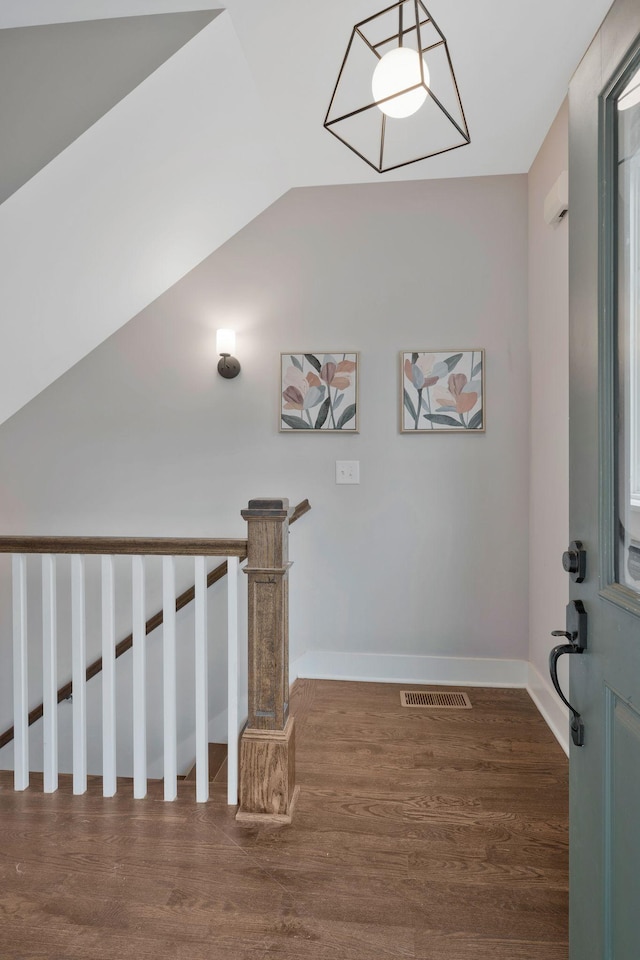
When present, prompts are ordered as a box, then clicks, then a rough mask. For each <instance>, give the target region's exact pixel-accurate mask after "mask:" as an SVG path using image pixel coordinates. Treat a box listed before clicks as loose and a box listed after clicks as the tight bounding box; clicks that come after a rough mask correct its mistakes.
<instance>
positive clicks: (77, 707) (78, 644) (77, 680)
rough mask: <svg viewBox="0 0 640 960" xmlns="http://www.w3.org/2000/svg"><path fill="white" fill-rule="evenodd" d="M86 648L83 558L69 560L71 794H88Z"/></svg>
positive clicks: (75, 556) (75, 557) (73, 557)
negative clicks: (71, 694)
mask: <svg viewBox="0 0 640 960" xmlns="http://www.w3.org/2000/svg"><path fill="white" fill-rule="evenodd" d="M86 677H87V645H86V623H85V601H84V557H81V556H78V555H77V554H76V555H74V556H72V557H71V682H72V691H73V697H72V716H73V792H74V793H76V794H79V793H86V791H87V689H86V685H87V680H86Z"/></svg>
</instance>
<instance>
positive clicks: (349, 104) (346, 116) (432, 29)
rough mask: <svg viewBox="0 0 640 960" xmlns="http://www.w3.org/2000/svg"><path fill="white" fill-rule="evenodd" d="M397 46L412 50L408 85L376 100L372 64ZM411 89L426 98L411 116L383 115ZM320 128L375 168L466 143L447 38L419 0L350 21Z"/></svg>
mask: <svg viewBox="0 0 640 960" xmlns="http://www.w3.org/2000/svg"><path fill="white" fill-rule="evenodd" d="M401 47H405V48H410V49H412V50H414V51H415V53H416V54H417V55H418V56H417V57H416V58H415V59H416V65H419V67H418V66H417V67H416V74H415V78H414V82H412V83H411V85H410V86H406V85H405V86H404V87H402V88H400V89H397V90H394V91H393V92H392V93H391V94H387V95H386V96H380V95H378V99H376V97H375V96H374V94H373V92H372V88H371V83H372V77H373V73H374V71H375V68H376V66H377V65H378V63H380V61H381V60H382V58H383V57H384V56H385V54H387V53H390V52H391V51H392V50H395V49H398V48H401ZM416 91H418V92H422V91H424V94H423V96H418V98H417V99H418V101H419V102H421V101H422V100H423V101H424V102H422V106H420V108H419V109H417V110H416V112H415V113H412V114H411V115H409V116H395V117H394V116H387V113H385V112H383V107H384V105H385V104H388V105H389V106H391V107H393V103H391V101H393V102H394V103H395V102H397V101H399V100H400V99H401V98H402V97H405V98H407V96H410V95H411V94H412V93H414V92H416ZM391 112H392V111H391ZM324 127H325V128H326V129H327V130H328V131H329V133H332V134H333V135H334V137H337V139H338V140H340V141H341V142H342V143H344V145H345V146H347V147H348V148H349V149H350V150H352V151H353V152H354V153H355V154H357V156H359V157H360V159H361V160H364V161H365V163H368V164H369V166H370V167H373V169H374V170H376V171H377V172H378V173H384V172H386V171H387V170H395V169H396V168H397V167H403V166H406V165H407V164H409V163H416V162H417V161H419V160H425V159H426V158H427V157H433V156H436V155H437V154H440V153H446V152H447V151H449V150H455V149H457V148H458V147H463V146H465V145H466V144H468V143H470V142H471V137H470V135H469V128H468V127H467V122H466V119H465V115H464V110H463V108H462V101H461V100H460V94H459V92H458V84H457V81H456V78H455V74H454V72H453V65H452V63H451V57H450V55H449V49H448V46H447V41H446V39H445V36H444V34H443V33H442V31H441V30H440V29H439V27H438V26H437V24H436V23H435V22H434V20H433V17H432V16H431V14H430V13H429V11H428V10H427V8H426V7H425V5H424V4H423V3H422V0H400V2H398V3H394V4H392V5H391V6H389V7H387V8H386V9H384V10H382V11H380V13H377V14H374V15H373V16H371V17H368V18H367V19H366V20H362V21H360V23H357V24H356V25H355V26H354V28H353V31H352V33H351V38H350V40H349V45H348V47H347V51H346V53H345V55H344V59H343V61H342V66H341V68H340V73H339V75H338V79H337V81H336V85H335V87H334V90H333V95H332V97H331V103H330V104H329V109H328V110H327V115H326V117H325V119H324Z"/></svg>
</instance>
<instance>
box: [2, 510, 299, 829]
mask: <svg viewBox="0 0 640 960" xmlns="http://www.w3.org/2000/svg"><path fill="white" fill-rule="evenodd" d="M309 509H310V505H309V503H308V501H306V500H305V501H302V502H301V503H299V504H298V505H297V507H296V508H295V509H294V510H291V511H290V510H289V507H288V501H287V500H284V499H283V500H277V501H274V500H252V501H250V502H249V508H248V510H247V511H243V516H245V518H246V519H247V520H248V521H249V526H248V538H247V539H246V540H228V539H227V540H222V539H188V540H187V539H166V538H114V537H101V538H94V537H2V538H0V553H11V554H12V555H13V560H12V568H13V691H14V724H13V728H10V729H9V730H7V731H5V733H4V734H2V736H1V737H0V747H2V746H4V745H5V744H7V743H8V742H10V740H12V739H13V740H14V785H15V789H16V790H24V789H25V788H26V787H28V786H29V737H28V727H29V724H30V723H33V722H35V721H36V720H37V719H39V718H40V717H42V718H43V724H44V736H43V746H44V755H43V756H44V765H43V766H44V770H43V774H44V775H43V786H44V791H45V792H54V791H55V790H57V788H58V750H57V746H58V743H57V741H58V736H57V705H58V703H60V702H61V701H62V700H64V699H68V698H69V697H70V696H71V694H73V698H72V711H73V721H72V722H73V737H72V740H73V792H74V793H76V794H81V793H84V792H85V791H86V789H87V714H86V681H87V680H89V679H90V678H91V677H93V676H95V675H96V674H97V673H99V672H100V671H102V749H103V794H104V795H105V796H113V795H114V794H115V792H116V789H117V776H116V735H115V733H116V724H115V718H116V688H115V659H116V657H117V656H121V655H122V654H123V653H125V652H126V651H127V650H129V649H131V650H132V674H133V795H134V797H135V798H142V797H144V796H146V793H147V729H146V696H147V688H146V636H147V635H148V634H149V633H150V632H151V631H152V630H154V629H155V628H156V627H158V626H160V624H163V627H164V629H163V693H162V696H163V725H164V731H163V733H164V736H163V740H164V798H165V800H175V798H176V796H177V755H176V612H177V611H179V610H180V609H182V607H184V606H185V605H186V604H188V603H190V602H191V601H192V600H193V601H195V618H194V620H195V626H194V647H195V704H194V725H195V743H196V751H195V752H196V799H197V800H198V801H199V802H204V801H206V800H207V799H208V796H209V776H208V722H209V703H208V691H207V677H208V670H207V665H208V650H207V588H208V587H209V586H210V585H211V584H213V583H215V582H217V581H218V580H220V579H221V578H222V577H224V576H225V574H226V573H228V579H227V612H228V619H227V662H228V677H227V681H228V682H227V688H228V704H227V706H228V710H227V733H228V744H229V750H228V775H227V783H228V792H227V800H228V802H229V803H230V804H235V803H237V800H238V781H239V779H240V781H241V782H243V783H250V782H252V781H253V780H254V779H255V777H256V776H262V775H263V773H261V772H260V764H258V765H256V763H255V758H251V757H247V758H245V760H244V762H245V765H246V764H251V763H252V764H253V772H252V771H251V770H249V769H247V770H243V771H240V776H239V772H238V750H237V745H238V735H239V731H240V726H241V723H240V718H239V715H238V711H239V707H238V573H239V570H240V563H241V562H242V561H244V560H245V559H246V558H247V556H248V557H249V564H248V569H247V570H246V571H245V572H247V573H248V574H249V605H248V631H249V648H250V649H249V653H250V666H249V691H248V701H249V704H250V705H251V704H254V703H255V702H257V700H259V699H260V696H261V694H260V693H259V692H257V691H260V690H263V689H264V688H265V684H266V685H267V686H268V685H269V684H271V686H272V687H273V682H272V681H273V676H274V671H275V673H277V674H278V676H279V680H278V683H279V686H278V690H279V691H280V692H281V696H282V697H284V698H285V700H286V707H285V708H284V711H283V708H282V706H281V707H280V708H279V711H278V715H277V719H276V721H275V724H276V726H275V727H274V728H273V729H277V728H278V725H280V728H283V727H284V725H285V722H286V719H288V718H287V717H285V714H288V593H287V585H286V583H287V572H288V566H289V564H288V562H286V543H287V538H286V533H287V531H288V525H289V523H290V522H294V521H295V520H297V519H298V518H299V517H300V516H302V515H303V514H304V513H306V512H307V511H308V510H309ZM274 524H278V525H279V531H278V535H279V536H280V541H281V545H280V547H279V548H278V547H277V546H276V553H277V554H278V556H277V557H276V559H275V560H274V557H273V556H271V554H269V556H271V559H270V560H269V557H268V556H267V555H266V554H265V553H264V543H263V541H264V536H265V531H267V532H268V537H267V539H268V540H269V546H268V548H267V553H269V551H271V553H273V546H274V545H273V531H274V529H275V527H274ZM282 544H284V547H283V546H282ZM283 549H284V554H283V553H282V550H283ZM28 554H38V555H40V556H41V563H42V624H43V626H42V669H43V702H42V704H41V705H40V706H38V707H36V708H35V709H33V710H31V712H29V708H28V667H27V648H28V647H27V644H28V641H27V636H28V631H27V563H26V559H27V555H28ZM62 554H67V555H70V556H71V647H72V678H71V681H69V682H68V683H66V684H65V685H64V686H62V687H61V688H60V689H56V687H57V677H56V662H57V622H56V604H57V589H56V572H57V557H58V556H59V555H62ZM96 554H97V555H99V556H100V557H101V595H102V636H101V646H102V657H101V658H99V659H98V660H96V661H94V662H93V663H92V664H90V665H89V667H87V665H86V618H85V569H84V566H85V565H84V558H85V557H86V556H88V555H96ZM119 555H125V556H127V557H130V558H131V585H132V631H131V633H130V634H129V635H128V636H127V637H125V638H124V640H122V641H120V643H118V644H116V640H115V627H114V624H115V589H114V582H115V581H114V557H116V556H119ZM152 555H155V556H161V557H162V593H163V609H162V610H161V611H160V612H159V613H157V614H155V615H154V616H153V617H151V618H150V619H148V620H145V583H146V577H145V559H144V558H145V557H146V556H152ZM185 556H189V557H193V558H194V572H195V577H194V580H195V583H194V586H193V587H190V588H189V590H186V591H184V592H183V593H182V594H180V596H178V597H177V599H176V585H175V558H176V557H185ZM274 556H275V554H274ZM283 556H284V558H285V560H283ZM209 557H226V559H225V561H224V562H223V563H222V564H220V565H219V566H217V567H215V568H214V569H213V570H211V571H210V572H207V558H209ZM252 558H253V560H252ZM266 561H269V562H268V563H267V562H266ZM256 562H257V563H258V566H256ZM276 562H279V563H280V566H279V567H278V569H276ZM269 563H270V566H269ZM276 580H278V582H279V584H280V602H279V604H278V603H276V606H275V607H274V603H273V601H274V597H273V590H270V589H269V586H272V585H273V584H274V583H275V582H276ZM260 584H266V586H267V590H266V591H265V590H261V589H260ZM282 590H284V591H285V592H284V594H283V593H282ZM283 597H284V602H282V598H283ZM276 621H277V622H276ZM274 630H275V631H276V634H277V638H278V639H277V641H276V642H274V637H275V636H276V634H274V632H273V631H274ZM285 641H286V642H285ZM252 664H253V667H252ZM256 665H260V666H259V669H256ZM285 677H286V683H285ZM285 687H286V692H285ZM272 699H273V698H272ZM270 702H271V701H270ZM274 717H275V713H274ZM283 717H285V722H282V723H281V721H282V720H283ZM255 719H256V718H255V710H254V711H253V712H252V708H251V707H250V716H249V723H250V724H252V723H255ZM270 724H271V721H270V720H268V719H267V722H266V725H265V724H264V723H263V724H262V727H263V729H264V730H265V731H266V730H267V729H271V726H270ZM289 727H290V728H291V729H292V723H291V724H289ZM245 734H246V731H245ZM245 734H243V739H244V737H245ZM263 739H264V738H263ZM266 743H267V741H266V740H264V744H266ZM293 779H294V777H289V780H291V789H289V785H286V788H285V792H286V799H285V800H278V801H276V802H274V800H273V790H272V791H271V794H269V797H270V799H268V800H267V801H266V802H262V805H261V801H260V800H259V799H258V800H256V801H252V802H249V803H246V802H245V804H244V808H243V805H242V803H241V812H242V811H243V809H244V814H245V815H246V816H252V815H254V814H256V815H261V814H264V815H271V814H272V813H274V812H275V813H276V814H277V815H284V816H285V817H286V816H288V815H290V807H291V802H290V801H291V798H292V794H293ZM251 792H252V795H255V797H256V798H259V797H260V796H262V795H263V794H264V790H262V793H261V788H260V787H259V786H258V785H256V784H253V785H252V788H251Z"/></svg>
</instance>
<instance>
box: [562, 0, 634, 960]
mask: <svg viewBox="0 0 640 960" xmlns="http://www.w3.org/2000/svg"><path fill="white" fill-rule="evenodd" d="M569 103H570V140H569V157H570V162H569V245H570V247H569V250H570V252H569V263H570V268H569V280H570V523H571V538H572V539H576V540H581V541H583V543H584V546H585V547H586V550H587V568H586V578H585V580H584V582H583V583H573V584H572V593H571V596H572V599H575V600H578V599H579V600H581V601H583V603H584V606H585V609H586V611H587V616H588V646H587V650H586V652H585V653H584V654H583V655H581V656H572V657H571V671H570V672H571V680H570V695H569V700H570V701H571V704H572V706H573V707H574V708H575V709H576V710H578V711H579V712H580V714H581V715H582V719H583V721H584V746H575V745H573V744H572V747H571V761H570V778H571V779H570V782H571V789H570V797H571V800H570V945H571V946H570V957H571V960H640V3H639V2H638V0H616V2H614V3H613V5H612V7H611V10H610V12H609V14H608V15H607V18H606V20H605V21H604V23H603V25H602V27H601V29H600V31H599V33H598V35H597V36H596V38H595V40H594V42H593V44H592V45H591V47H590V48H589V50H588V52H587V54H586V56H585V58H584V59H583V61H582V63H581V65H580V67H579V68H578V70H577V72H576V75H575V77H574V79H573V80H572V83H571V87H570V100H569Z"/></svg>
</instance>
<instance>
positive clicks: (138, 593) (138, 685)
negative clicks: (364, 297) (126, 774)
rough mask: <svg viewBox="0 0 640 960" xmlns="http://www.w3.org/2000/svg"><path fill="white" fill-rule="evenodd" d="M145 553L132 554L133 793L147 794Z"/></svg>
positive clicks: (137, 794) (137, 798)
mask: <svg viewBox="0 0 640 960" xmlns="http://www.w3.org/2000/svg"><path fill="white" fill-rule="evenodd" d="M144 568H145V563H144V557H132V558H131V584H132V605H133V796H134V798H135V799H136V800H142V799H143V798H144V797H146V795H147V688H146V672H147V670H146V661H147V658H146V623H145V580H144Z"/></svg>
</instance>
